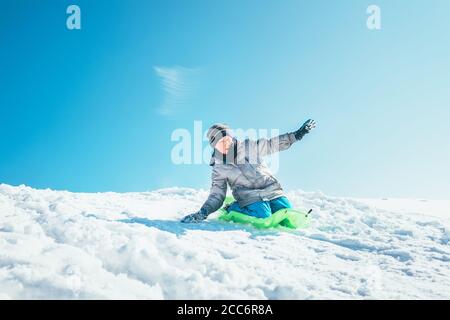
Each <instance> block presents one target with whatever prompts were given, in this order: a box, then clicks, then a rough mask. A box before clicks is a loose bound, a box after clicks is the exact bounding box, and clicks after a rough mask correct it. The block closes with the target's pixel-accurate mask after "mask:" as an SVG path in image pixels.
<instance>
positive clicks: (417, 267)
mask: <svg viewBox="0 0 450 320" xmlns="http://www.w3.org/2000/svg"><path fill="white" fill-rule="evenodd" d="M206 196H207V192H206V191H198V190H194V189H182V188H172V189H162V190H157V191H154V192H142V193H125V194H119V193H96V194H87V193H70V192H65V191H51V190H35V189H32V188H29V187H25V186H19V187H12V186H9V185H4V184H2V185H0V298H3V299H9V298H12V299H15V298H24V299H30V298H52V299H55V298H56V299H59V298H63V299H99V298H106V299H108V298H139V299H161V298H165V299H179V298H181V299H182V298H193V299H219V298H224V299H238V298H243V299H247V298H249V299H324V298H325V299H328V298H332V299H340V298H343V299H355V298H356V299H398V298H412V299H416V298H425V299H429V298H437V299H449V298H450V247H449V241H450V201H425V200H405V199H402V200H392V199H390V200H376V199H365V200H357V199H344V198H334V197H327V196H325V195H323V194H321V193H306V192H302V191H295V192H290V193H289V194H288V197H289V198H290V199H291V201H292V202H293V204H294V205H295V206H296V207H306V208H312V209H313V210H314V211H313V225H312V226H311V227H310V228H309V229H307V230H303V231H295V232H277V231H258V230H256V229H253V228H251V227H246V226H241V225H233V224H226V223H223V222H219V221H217V220H216V219H215V216H214V215H212V216H210V218H209V219H208V221H207V222H206V223H203V224H199V225H185V224H181V223H179V222H178V220H179V219H180V218H181V217H182V216H183V215H185V214H187V213H191V212H194V211H196V210H197V209H198V208H199V206H200V205H201V203H202V202H203V200H204V199H205V198H206Z"/></svg>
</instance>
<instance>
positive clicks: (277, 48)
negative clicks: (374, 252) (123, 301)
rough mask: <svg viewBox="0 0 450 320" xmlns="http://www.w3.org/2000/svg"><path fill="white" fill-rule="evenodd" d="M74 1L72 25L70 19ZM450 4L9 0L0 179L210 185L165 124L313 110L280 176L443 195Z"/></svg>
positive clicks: (339, 189) (293, 184)
mask: <svg viewBox="0 0 450 320" xmlns="http://www.w3.org/2000/svg"><path fill="white" fill-rule="evenodd" d="M70 4H76V5H78V6H79V7H80V8H81V24H82V29H81V30H72V31H70V30H68V29H67V28H66V18H67V16H68V15H67V14H66V8H67V7H68V6H69V5H70ZM370 4H376V5H378V6H379V7H380V8H381V14H382V29H381V30H379V31H370V30H368V29H367V27H366V19H367V14H366V8H367V7H368V6H369V5H370ZM449 12H450V3H449V2H448V1H446V0H442V1H439V0H433V1H406V0H397V1H378V0H377V1H363V0H353V1H351V0H348V1H333V2H331V1H328V0H321V1H301V0H292V1H290V0H283V1H268V0H264V1H256V0H251V1H250V0H245V1H235V0H231V1H230V0H227V1H222V0H220V1H207V0H202V1H199V0H190V1H158V2H156V1H138V0H131V1H118V0H108V1H106V0H105V1H103V0H95V1H92V0H90V1H86V0H74V1H56V0H55V1H48V0H42V1H39V2H37V1H31V0H29V1H24V0H17V1H2V2H1V4H0V39H1V42H0V46H1V47H0V49H1V50H0V150H1V154H0V182H1V183H8V184H13V185H17V184H26V185H30V186H32V187H35V188H52V189H67V190H71V191H86V192H92V191H110V190H112V191H143V190H152V189H157V188H161V187H170V186H183V187H195V188H209V183H210V181H209V178H210V168H209V166H208V165H174V164H173V163H172V161H171V149H172V148H173V147H174V145H175V143H174V142H172V141H171V139H170V138H171V133H172V132H173V130H175V129H177V128H186V129H189V130H193V122H194V121H195V120H200V121H203V123H204V130H206V129H207V126H208V125H210V124H212V123H214V122H227V123H229V124H230V125H231V126H233V127H236V128H257V129H258V128H263V129H264V128H267V129H270V128H276V129H279V130H280V131H293V130H295V129H297V128H298V127H299V126H300V125H301V123H303V121H304V120H306V119H308V118H314V119H316V121H317V122H318V128H317V130H316V131H315V132H314V133H312V134H311V135H310V136H308V137H307V138H305V140H304V141H302V142H300V143H298V144H297V145H295V146H293V147H292V148H291V149H290V150H288V151H286V152H283V153H282V154H281V155H280V166H281V167H280V170H279V172H278V177H279V179H280V181H281V182H282V184H283V185H284V187H285V189H287V190H291V189H297V188H301V189H303V190H311V191H313V190H322V191H323V192H325V193H327V194H331V195H337V196H357V197H382V196H385V197H423V198H436V199H439V198H441V199H444V198H446V199H449V197H450V192H449V191H450V187H449V181H450V170H449V166H448V163H449V159H450V143H449V141H448V139H449V137H450V125H449V119H450V90H449V84H450V59H449V57H450V41H448V40H449V31H450V19H448V13H449ZM170 76H172V78H170ZM170 79H172V80H170ZM180 79H181V80H180ZM171 81H174V83H172V82H171Z"/></svg>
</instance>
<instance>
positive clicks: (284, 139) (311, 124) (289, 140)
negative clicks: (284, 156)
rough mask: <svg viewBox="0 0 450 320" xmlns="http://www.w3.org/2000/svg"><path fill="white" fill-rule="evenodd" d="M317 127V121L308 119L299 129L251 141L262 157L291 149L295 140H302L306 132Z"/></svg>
mask: <svg viewBox="0 0 450 320" xmlns="http://www.w3.org/2000/svg"><path fill="white" fill-rule="evenodd" d="M315 127H316V122H315V121H314V120H312V119H309V120H307V121H306V122H305V123H304V124H303V125H302V126H301V127H300V129H298V130H297V131H294V132H291V133H285V134H282V135H279V136H277V137H274V138H271V139H264V138H262V139H258V140H257V141H253V142H251V141H250V142H249V143H251V144H254V148H255V149H256V151H257V154H258V155H259V156H260V157H263V156H266V155H270V154H272V153H276V152H280V151H284V150H286V149H289V148H290V147H291V146H292V145H293V144H294V143H295V142H297V141H299V140H301V139H302V138H303V137H304V136H305V135H306V134H308V133H309V132H310V131H311V130H312V129H314V128H315Z"/></svg>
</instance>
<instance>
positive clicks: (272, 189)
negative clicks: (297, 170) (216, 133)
mask: <svg viewBox="0 0 450 320" xmlns="http://www.w3.org/2000/svg"><path fill="white" fill-rule="evenodd" d="M296 141H297V139H296V138H295V135H294V133H286V134H282V135H280V136H278V137H274V138H271V139H259V140H257V141H255V140H249V139H247V140H244V141H237V140H234V144H233V146H232V148H231V149H230V151H229V152H228V153H227V155H226V156H225V155H223V154H221V153H220V152H218V151H217V150H215V151H214V154H213V156H212V158H211V163H210V165H211V166H212V177H211V179H212V185H211V190H210V194H209V197H208V199H207V200H206V201H205V203H204V204H203V206H202V209H204V210H205V211H206V213H207V214H210V213H212V212H214V211H216V210H218V209H219V208H220V207H221V206H222V204H223V201H224V200H225V196H226V193H227V184H228V185H230V188H231V190H232V193H233V197H234V199H236V201H238V203H239V206H240V207H245V206H248V205H250V204H252V203H255V202H258V201H270V200H272V199H275V198H278V197H280V196H282V195H283V189H282V188H281V185H280V183H279V182H278V180H277V179H276V178H275V177H274V176H273V175H272V174H271V173H270V171H269V168H268V167H267V166H266V165H265V164H264V163H263V161H262V160H263V157H264V156H267V155H270V154H272V153H275V152H278V151H283V150H286V149H288V148H289V147H290V146H291V145H292V144H293V143H294V142H296Z"/></svg>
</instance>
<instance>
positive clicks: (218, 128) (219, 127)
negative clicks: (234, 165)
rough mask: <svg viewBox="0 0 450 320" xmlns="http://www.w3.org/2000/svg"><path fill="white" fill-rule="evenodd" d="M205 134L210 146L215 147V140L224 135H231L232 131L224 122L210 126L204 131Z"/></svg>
mask: <svg viewBox="0 0 450 320" xmlns="http://www.w3.org/2000/svg"><path fill="white" fill-rule="evenodd" d="M206 136H207V137H208V141H209V144H210V145H211V147H213V148H214V147H215V145H216V144H217V142H218V141H219V140H220V139H221V138H223V137H225V136H231V137H232V136H233V133H232V131H231V128H230V127H229V126H228V125H227V124H225V123H216V124H213V125H212V126H211V128H209V129H208V132H207V133H206Z"/></svg>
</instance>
